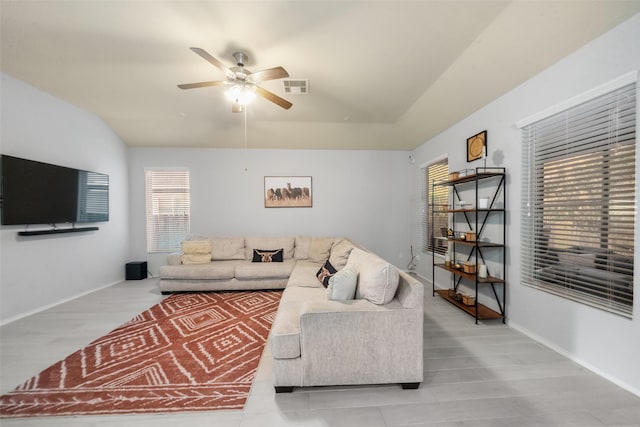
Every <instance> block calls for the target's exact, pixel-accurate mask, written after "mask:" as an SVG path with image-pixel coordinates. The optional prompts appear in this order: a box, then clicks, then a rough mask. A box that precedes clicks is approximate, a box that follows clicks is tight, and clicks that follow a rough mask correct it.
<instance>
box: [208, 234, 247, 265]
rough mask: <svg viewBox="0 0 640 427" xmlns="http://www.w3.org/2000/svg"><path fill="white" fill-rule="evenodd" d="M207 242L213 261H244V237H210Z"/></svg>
mask: <svg viewBox="0 0 640 427" xmlns="http://www.w3.org/2000/svg"><path fill="white" fill-rule="evenodd" d="M209 241H210V242H211V259H213V260H214V261H228V260H237V259H245V254H244V237H212V238H210V239H209Z"/></svg>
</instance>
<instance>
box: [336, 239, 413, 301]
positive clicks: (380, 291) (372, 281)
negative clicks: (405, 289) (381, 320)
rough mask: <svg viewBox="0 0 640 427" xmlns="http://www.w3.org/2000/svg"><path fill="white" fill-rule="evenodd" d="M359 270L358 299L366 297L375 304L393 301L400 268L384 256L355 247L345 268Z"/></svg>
mask: <svg viewBox="0 0 640 427" xmlns="http://www.w3.org/2000/svg"><path fill="white" fill-rule="evenodd" d="M347 267H350V268H353V269H355V270H356V271H357V272H358V283H357V286H356V295H355V297H356V299H362V298H364V299H366V300H368V301H370V302H372V303H374V304H387V303H389V302H391V300H392V299H393V297H394V296H395V294H396V290H397V289H398V282H399V280H400V275H399V273H398V270H397V269H396V268H395V267H394V266H393V265H391V264H389V263H388V262H387V261H385V260H383V259H382V258H380V257H378V256H376V255H374V254H372V253H369V252H365V251H363V250H362V249H359V248H354V249H353V250H352V251H351V254H350V255H349V260H348V261H347V265H346V266H345V268H347Z"/></svg>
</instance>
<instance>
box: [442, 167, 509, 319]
mask: <svg viewBox="0 0 640 427" xmlns="http://www.w3.org/2000/svg"><path fill="white" fill-rule="evenodd" d="M505 177H506V168H484V167H483V168H475V170H473V171H472V173H471V174H469V175H466V176H464V177H460V178H456V179H451V180H444V181H438V182H434V183H433V184H432V191H431V194H432V199H431V218H432V224H431V238H432V239H434V240H438V241H440V242H442V244H446V245H447V248H448V250H449V252H450V253H449V255H450V259H451V265H446V264H445V263H442V262H441V261H439V260H438V262H436V258H435V257H433V258H432V259H433V263H432V270H433V276H432V277H433V278H434V279H433V288H432V294H433V296H435V295H436V294H438V295H439V296H440V297H442V298H443V299H445V300H446V301H448V302H450V303H451V304H453V305H455V306H456V307H458V308H460V309H461V310H464V311H465V312H466V313H468V314H470V315H471V316H473V317H474V318H475V321H476V324H477V323H478V320H489V319H502V322H503V323H504V322H505V320H506V312H505V302H506V287H507V284H506V281H505V279H504V278H506V266H505V252H506V246H505V242H506V239H505V234H506V225H505V223H506V221H505V219H506V218H505V216H506V196H505V194H506V179H505ZM444 188H449V189H450V190H449V195H448V205H446V206H444V205H436V203H435V194H436V193H441V192H442V191H443V189H444ZM479 191H481V192H483V193H484V194H486V195H489V197H488V199H489V200H490V202H488V203H487V205H483V206H482V207H479V206H480V196H479V195H478V193H479ZM461 193H462V194H464V195H465V196H468V197H469V198H470V199H475V204H474V205H473V207H466V206H465V207H459V208H458V207H457V206H456V205H458V204H459V202H460V201H461V200H462V197H461ZM467 200H468V199H467ZM436 213H439V214H442V213H446V214H447V216H448V218H449V220H448V221H449V225H450V226H451V227H452V230H451V231H453V237H451V235H450V236H449V237H442V236H436V234H435V233H436V231H435V223H434V221H435V217H436ZM443 232H444V231H443ZM460 232H464V233H466V232H472V234H473V233H475V237H474V239H473V240H463V239H461V238H458V237H457V236H458V235H459V233H460ZM488 237H490V238H491V241H489V240H488ZM486 255H491V261H492V267H491V269H493V270H495V271H493V272H491V271H487V273H488V274H487V277H484V278H481V277H479V276H478V274H477V270H478V269H479V268H478V267H477V266H478V265H479V264H487V263H486V261H485V259H486V258H487V259H488V257H486ZM465 262H466V263H471V265H472V266H475V267H476V268H475V269H474V272H473V273H469V272H465V271H462V270H458V269H456V268H455V267H454V265H455V264H464V263H465ZM436 268H437V269H440V270H445V271H447V272H448V273H450V275H451V287H450V288H449V289H436V280H435V277H436V276H435V271H436ZM487 269H489V268H488V267H487ZM498 271H499V272H498ZM492 273H493V274H492ZM461 283H468V284H469V285H471V284H473V285H474V286H473V288H472V289H473V290H474V293H473V294H472V295H471V296H472V297H473V298H474V299H473V302H474V303H473V305H465V304H463V302H462V301H459V300H458V299H456V298H453V295H452V294H454V295H455V294H456V293H458V287H459V286H460V284H461ZM480 287H489V288H490V289H491V291H492V292H490V293H489V295H490V296H489V298H491V297H493V298H494V300H495V303H496V305H497V307H498V310H494V309H492V308H489V307H487V306H486V305H483V304H480V303H479V302H478V289H479V288H480ZM452 290H453V291H454V292H452V294H450V291H452ZM485 296H486V295H485ZM492 305H493V304H492Z"/></svg>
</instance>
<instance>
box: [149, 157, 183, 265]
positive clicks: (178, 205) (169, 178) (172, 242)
mask: <svg viewBox="0 0 640 427" xmlns="http://www.w3.org/2000/svg"><path fill="white" fill-rule="evenodd" d="M144 175H145V199H146V205H147V252H149V253H153V252H173V251H176V250H179V249H180V242H182V240H184V239H185V237H186V235H187V233H188V232H189V226H190V220H189V218H190V202H189V171H188V170H187V169H146V170H145V172H144Z"/></svg>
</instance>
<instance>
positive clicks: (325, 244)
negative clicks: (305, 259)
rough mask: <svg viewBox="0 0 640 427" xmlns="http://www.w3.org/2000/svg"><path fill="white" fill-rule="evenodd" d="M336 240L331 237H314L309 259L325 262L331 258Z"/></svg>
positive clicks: (310, 246)
mask: <svg viewBox="0 0 640 427" xmlns="http://www.w3.org/2000/svg"><path fill="white" fill-rule="evenodd" d="M334 240H335V239H333V238H331V237H312V238H311V244H310V245H309V261H311V262H320V263H323V264H324V263H325V262H326V261H327V260H328V259H329V254H330V253H331V247H332V246H333V242H334Z"/></svg>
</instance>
